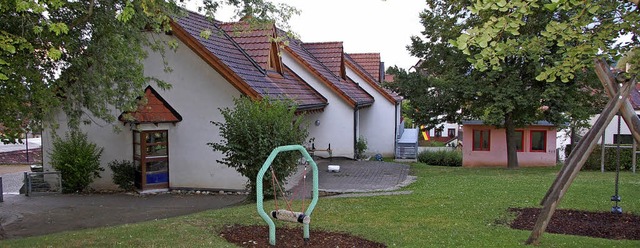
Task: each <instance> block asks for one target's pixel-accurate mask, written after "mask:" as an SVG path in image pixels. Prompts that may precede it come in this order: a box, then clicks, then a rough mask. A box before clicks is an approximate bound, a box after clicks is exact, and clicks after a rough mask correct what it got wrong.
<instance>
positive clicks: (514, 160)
mask: <svg viewBox="0 0 640 248" xmlns="http://www.w3.org/2000/svg"><path fill="white" fill-rule="evenodd" d="M504 127H505V129H506V132H507V133H506V138H507V168H509V169H516V168H518V150H517V149H516V140H515V138H516V136H515V134H516V127H515V125H514V124H513V114H512V113H507V114H506V115H505V118H504Z"/></svg>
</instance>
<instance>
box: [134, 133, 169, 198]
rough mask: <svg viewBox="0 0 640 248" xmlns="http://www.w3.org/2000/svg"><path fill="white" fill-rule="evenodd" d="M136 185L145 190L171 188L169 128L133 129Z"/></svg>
mask: <svg viewBox="0 0 640 248" xmlns="http://www.w3.org/2000/svg"><path fill="white" fill-rule="evenodd" d="M133 150H134V151H133V160H134V163H135V165H136V181H135V185H136V187H137V188H138V189H140V190H142V191H144V190H148V189H166V188H169V135H168V132H167V130H157V131H155V130H154V131H133Z"/></svg>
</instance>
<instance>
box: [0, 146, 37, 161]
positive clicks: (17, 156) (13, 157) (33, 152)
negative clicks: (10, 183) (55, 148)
mask: <svg viewBox="0 0 640 248" xmlns="http://www.w3.org/2000/svg"><path fill="white" fill-rule="evenodd" d="M28 154H29V159H28V160H27V152H26V151H24V150H20V151H13V152H3V153H0V164H39V163H42V148H35V149H30V150H29V153H28Z"/></svg>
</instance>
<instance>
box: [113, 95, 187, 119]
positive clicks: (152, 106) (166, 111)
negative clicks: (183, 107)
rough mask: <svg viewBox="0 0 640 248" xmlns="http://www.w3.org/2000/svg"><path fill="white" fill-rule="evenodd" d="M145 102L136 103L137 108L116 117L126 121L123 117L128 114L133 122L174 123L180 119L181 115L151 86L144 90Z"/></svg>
mask: <svg viewBox="0 0 640 248" xmlns="http://www.w3.org/2000/svg"><path fill="white" fill-rule="evenodd" d="M144 95H145V98H146V100H147V102H146V104H144V105H143V104H140V105H138V109H137V110H136V111H134V112H131V113H123V114H121V115H120V116H119V117H118V119H119V120H120V121H127V120H126V119H125V117H124V115H126V114H130V115H131V117H132V118H133V122H134V123H176V122H180V121H182V116H181V115H180V114H178V112H177V111H176V110H175V109H174V108H173V107H171V105H169V103H167V101H165V100H164V98H162V97H161V96H160V94H158V92H157V91H156V90H154V89H153V87H151V86H147V88H146V89H145V90H144Z"/></svg>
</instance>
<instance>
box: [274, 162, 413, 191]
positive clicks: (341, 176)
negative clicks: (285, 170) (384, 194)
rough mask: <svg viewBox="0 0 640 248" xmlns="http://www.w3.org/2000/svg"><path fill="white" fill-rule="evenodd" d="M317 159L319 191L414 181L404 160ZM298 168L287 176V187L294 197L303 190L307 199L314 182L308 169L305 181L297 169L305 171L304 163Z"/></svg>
mask: <svg viewBox="0 0 640 248" xmlns="http://www.w3.org/2000/svg"><path fill="white" fill-rule="evenodd" d="M316 163H317V165H318V190H319V191H320V192H321V195H333V194H348V193H363V192H379V191H392V190H398V189H400V188H402V187H404V186H406V185H408V184H410V183H412V182H413V181H415V177H414V176H410V175H409V166H408V165H406V164H399V163H387V162H380V161H354V160H349V159H344V158H334V159H332V160H329V159H321V160H318V161H316ZM329 165H339V166H340V171H339V172H329V171H328V166H329ZM300 168H302V169H300ZM300 168H299V169H298V172H299V173H297V174H296V175H294V176H292V178H291V179H289V185H288V187H286V189H288V190H289V191H290V192H291V193H292V197H293V198H302V193H300V192H305V197H307V199H308V198H309V197H311V190H312V182H313V181H312V174H311V169H310V168H309V169H307V178H306V182H305V181H304V180H305V179H304V178H302V173H300V171H304V170H303V169H304V166H301V167H300ZM295 182H297V183H295ZM303 188H304V190H303Z"/></svg>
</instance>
